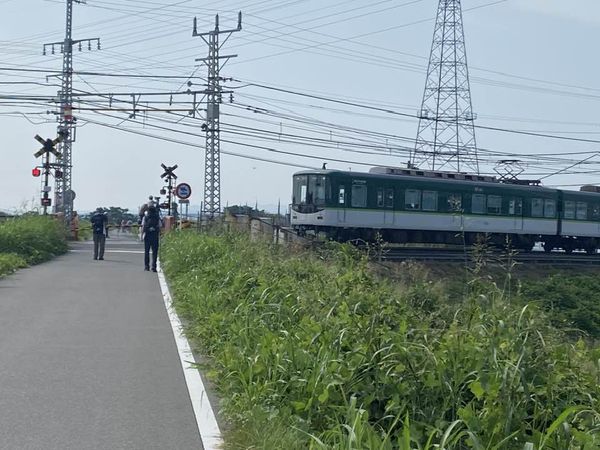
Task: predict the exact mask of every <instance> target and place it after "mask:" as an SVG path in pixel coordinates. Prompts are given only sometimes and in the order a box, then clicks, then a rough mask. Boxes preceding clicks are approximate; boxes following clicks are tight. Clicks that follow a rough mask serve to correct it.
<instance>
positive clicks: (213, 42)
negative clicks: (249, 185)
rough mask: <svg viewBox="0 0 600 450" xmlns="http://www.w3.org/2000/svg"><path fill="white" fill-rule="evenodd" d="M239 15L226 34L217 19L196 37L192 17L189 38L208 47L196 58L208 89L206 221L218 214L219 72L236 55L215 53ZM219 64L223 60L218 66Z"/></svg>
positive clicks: (239, 18)
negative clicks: (205, 70)
mask: <svg viewBox="0 0 600 450" xmlns="http://www.w3.org/2000/svg"><path fill="white" fill-rule="evenodd" d="M241 29H242V13H241V12H240V13H238V26H237V28H234V29H230V30H220V29H219V16H218V15H217V16H216V17H215V28H214V30H212V31H208V32H206V33H198V29H197V21H196V18H195V17H194V29H193V33H192V36H200V37H201V38H202V39H203V40H204V42H205V43H206V44H207V45H208V57H206V58H198V59H196V61H202V62H203V63H204V64H206V66H207V67H208V88H207V90H206V103H207V105H206V106H207V108H206V124H204V125H203V126H202V128H203V129H204V130H205V131H206V160H205V166H204V167H205V170H204V212H206V213H207V214H208V215H209V217H214V215H215V214H218V213H219V212H220V210H221V142H220V111H219V109H220V108H219V107H220V104H221V103H222V94H223V93H224V92H223V90H222V88H221V77H220V76H219V72H220V70H221V69H222V68H223V66H224V65H225V64H226V63H227V61H229V59H230V58H234V57H236V56H237V55H223V56H220V55H219V50H220V48H221V47H222V46H223V44H224V43H225V42H226V41H227V39H229V37H230V36H231V34H232V33H234V32H236V31H241ZM220 34H227V37H226V38H225V40H224V41H223V43H222V44H219V35H220ZM221 60H224V62H223V63H221Z"/></svg>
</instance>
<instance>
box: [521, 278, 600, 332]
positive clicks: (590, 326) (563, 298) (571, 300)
mask: <svg viewBox="0 0 600 450" xmlns="http://www.w3.org/2000/svg"><path fill="white" fill-rule="evenodd" d="M522 291H523V294H524V296H525V297H526V298H528V299H530V300H532V301H537V302H539V304H540V305H541V307H543V308H544V309H546V310H547V311H550V312H551V317H552V322H553V323H554V324H555V325H557V326H560V327H564V328H566V327H570V326H572V327H574V328H575V329H576V330H577V331H583V332H585V333H587V334H588V335H589V336H590V337H592V338H594V339H600V291H599V290H598V276H597V275H596V276H593V275H571V276H568V277H565V276H564V275H560V274H555V275H552V276H550V277H548V278H545V279H541V280H528V281H526V282H524V283H523V287H522Z"/></svg>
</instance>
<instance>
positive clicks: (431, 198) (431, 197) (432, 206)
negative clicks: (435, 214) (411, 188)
mask: <svg viewBox="0 0 600 450" xmlns="http://www.w3.org/2000/svg"><path fill="white" fill-rule="evenodd" d="M437 205H438V193H437V192H435V191H423V211H437Z"/></svg>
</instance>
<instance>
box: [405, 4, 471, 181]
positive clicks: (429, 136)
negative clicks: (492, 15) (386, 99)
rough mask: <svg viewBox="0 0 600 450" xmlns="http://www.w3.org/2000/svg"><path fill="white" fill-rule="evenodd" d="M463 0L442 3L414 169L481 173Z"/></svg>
mask: <svg viewBox="0 0 600 450" xmlns="http://www.w3.org/2000/svg"><path fill="white" fill-rule="evenodd" d="M474 120H475V116H474V114H473V107H472V103H471V90H470V86H469V72H468V68H467V53H466V50H465V36H464V31H463V18H462V9H461V1H460V0H440V2H439V7H438V13H437V20H436V24H435V30H434V32H433V42H432V44H431V54H430V57H429V66H428V68H427V80H426V82H425V92H424V94H423V103H422V105H421V111H420V114H419V130H418V133H417V140H416V143H415V149H414V151H413V152H412V154H411V158H410V165H411V166H412V167H419V168H427V169H432V170H449V171H457V172H461V171H463V172H464V171H472V172H475V173H479V163H478V161H477V145H476V141H475V127H474Z"/></svg>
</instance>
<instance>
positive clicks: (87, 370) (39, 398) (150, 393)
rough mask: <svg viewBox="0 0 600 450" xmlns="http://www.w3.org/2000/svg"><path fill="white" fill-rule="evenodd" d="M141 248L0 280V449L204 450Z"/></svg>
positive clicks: (67, 258) (110, 248)
mask: <svg viewBox="0 0 600 450" xmlns="http://www.w3.org/2000/svg"><path fill="white" fill-rule="evenodd" d="M142 251H143V249H142V246H141V245H140V243H138V242H136V241H135V240H132V239H127V238H123V239H120V238H118V237H117V238H115V239H108V240H107V251H106V254H105V256H104V258H105V259H104V261H94V260H93V258H92V246H91V243H77V244H74V245H73V246H72V250H71V251H70V252H69V253H68V254H66V255H64V256H61V257H58V258H56V259H55V260H53V261H51V262H48V263H44V264H41V265H38V266H35V267H32V268H28V269H24V270H20V271H18V272H17V273H16V274H14V275H11V276H9V277H7V278H5V279H2V280H0V414H1V416H0V449H10V450H13V449H19V450H20V449H23V450H29V449H31V450H37V449H44V450H51V449H61V450H67V449H77V450H86V449H111V450H112V449H161V450H165V449H169V450H170V449H202V443H201V440H200V436H199V433H198V426H197V424H196V421H195V417H194V412H193V409H192V405H191V401H190V398H189V395H188V391H187V388H186V384H185V380H184V376H183V371H182V368H181V363H180V361H179V356H178V353H177V348H176V346H175V342H174V338H173V332H172V331H171V328H170V323H169V319H168V317H167V313H166V311H165V306H164V303H163V298H162V295H161V291H160V287H159V283H158V277H157V276H156V274H155V273H152V272H144V270H143V268H144V267H143V266H144V265H143V254H142Z"/></svg>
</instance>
